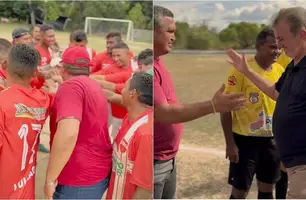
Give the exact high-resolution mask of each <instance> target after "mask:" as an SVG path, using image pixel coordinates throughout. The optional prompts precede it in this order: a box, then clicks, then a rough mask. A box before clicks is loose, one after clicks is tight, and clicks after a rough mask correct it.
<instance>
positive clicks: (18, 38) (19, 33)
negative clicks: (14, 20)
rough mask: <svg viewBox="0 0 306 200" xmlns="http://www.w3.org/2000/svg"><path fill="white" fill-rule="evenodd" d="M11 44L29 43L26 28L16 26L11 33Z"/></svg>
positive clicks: (28, 34)
mask: <svg viewBox="0 0 306 200" xmlns="http://www.w3.org/2000/svg"><path fill="white" fill-rule="evenodd" d="M12 38H13V45H17V44H27V45H30V44H31V42H32V41H31V35H30V33H29V31H28V30H26V29H23V28H16V29H15V30H14V31H13V33H12Z"/></svg>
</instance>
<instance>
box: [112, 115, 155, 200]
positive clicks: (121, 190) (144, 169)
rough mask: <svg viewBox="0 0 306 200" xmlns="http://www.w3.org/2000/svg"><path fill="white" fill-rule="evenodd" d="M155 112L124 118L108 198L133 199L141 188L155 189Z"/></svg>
mask: <svg viewBox="0 0 306 200" xmlns="http://www.w3.org/2000/svg"><path fill="white" fill-rule="evenodd" d="M152 182H153V111H152V110H151V109H150V110H148V111H146V112H144V113H143V114H142V115H141V116H140V117H138V118H137V119H136V120H134V121H129V119H128V115H126V117H125V118H124V120H123V122H122V125H121V128H120V130H119V131H118V134H117V136H116V138H115V141H114V144H113V167H112V173H111V178H110V182H109V186H108V190H107V195H106V199H131V198H132V197H133V196H134V194H135V192H136V190H137V188H139V187H140V188H142V189H146V190H150V191H152V189H153V183H152Z"/></svg>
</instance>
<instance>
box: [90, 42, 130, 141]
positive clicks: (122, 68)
mask: <svg viewBox="0 0 306 200" xmlns="http://www.w3.org/2000/svg"><path fill="white" fill-rule="evenodd" d="M112 57H113V59H114V61H115V63H114V64H112V65H110V66H108V67H105V68H103V69H101V70H100V71H98V72H96V73H94V74H92V75H91V77H93V76H95V75H109V74H116V73H122V72H127V73H128V77H131V75H132V72H133V68H132V65H131V63H132V62H131V59H130V57H129V47H128V46H127V45H126V44H125V43H119V44H116V45H115V46H113V48H112ZM111 113H112V119H111V120H112V122H111V123H110V124H111V126H110V130H109V132H110V135H111V137H112V138H114V137H115V136H116V134H117V132H118V129H119V128H120V126H121V123H122V119H123V118H124V116H125V115H126V113H127V111H126V109H125V108H123V107H121V106H118V105H116V104H111Z"/></svg>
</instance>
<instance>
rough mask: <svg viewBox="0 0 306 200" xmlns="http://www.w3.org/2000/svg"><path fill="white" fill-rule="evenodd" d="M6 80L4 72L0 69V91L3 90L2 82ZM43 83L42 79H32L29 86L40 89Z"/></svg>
mask: <svg viewBox="0 0 306 200" xmlns="http://www.w3.org/2000/svg"><path fill="white" fill-rule="evenodd" d="M5 80H6V72H5V71H4V70H3V69H0V91H1V90H3V89H4V82H5ZM44 83H45V79H44V78H38V77H33V78H32V80H31V82H30V85H31V87H32V88H37V89H40V88H41V87H42V86H43V85H44Z"/></svg>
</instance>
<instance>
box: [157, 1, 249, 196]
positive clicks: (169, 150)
mask: <svg viewBox="0 0 306 200" xmlns="http://www.w3.org/2000/svg"><path fill="white" fill-rule="evenodd" d="M175 29H176V27H175V21H174V19H173V13H172V12H171V11H170V10H168V9H167V8H164V7H161V6H154V59H155V60H154V199H169V198H170V199H175V190H176V167H175V166H176V164H175V156H176V153H177V151H178V148H179V143H180V139H181V134H182V124H181V123H182V122H188V121H191V120H194V119H197V118H200V117H202V116H205V115H208V114H211V113H216V112H223V111H231V110H233V109H239V108H240V107H242V106H243V104H244V103H245V99H244V98H243V94H223V91H224V89H225V87H224V85H223V86H222V88H220V89H219V90H218V91H217V92H216V93H215V95H214V96H213V98H212V99H211V100H210V101H201V102H199V103H193V104H188V105H182V104H179V102H178V99H177V97H176V94H175V90H174V86H173V82H172V80H171V76H170V73H169V72H168V70H167V69H166V67H165V66H164V63H163V62H162V59H161V56H163V55H166V54H167V53H169V52H170V51H171V49H172V45H173V42H174V40H175Z"/></svg>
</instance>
